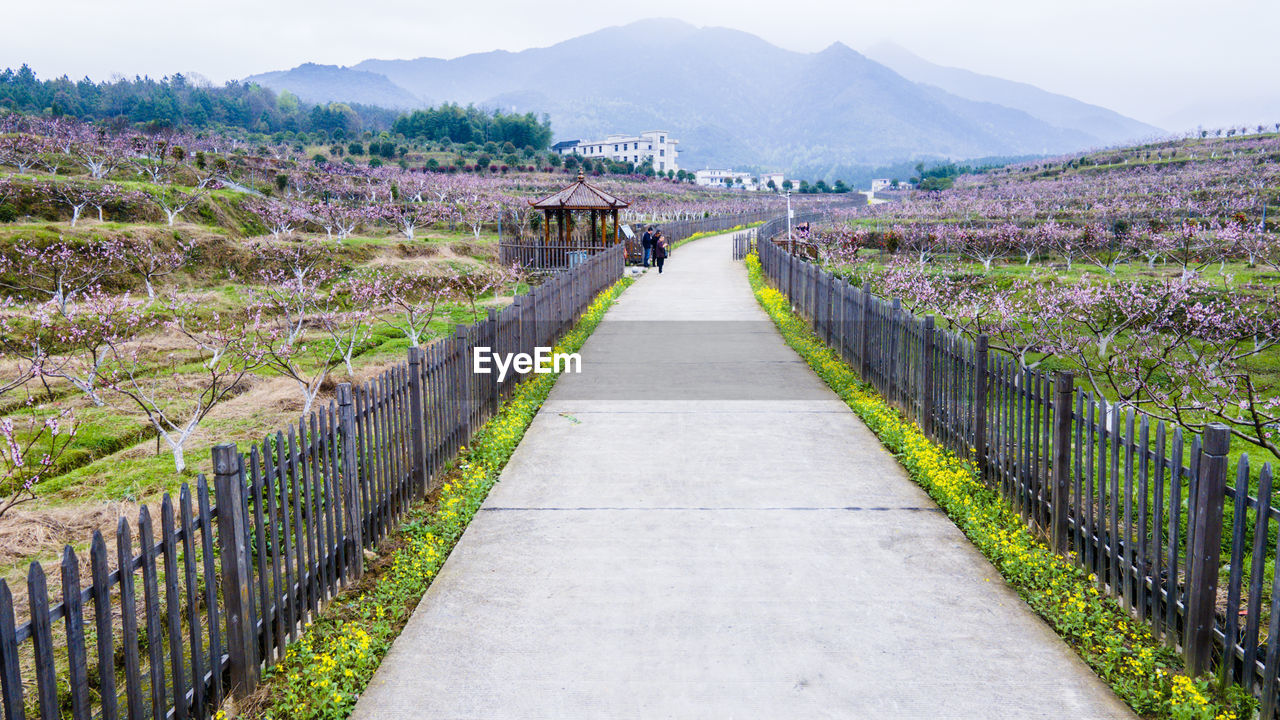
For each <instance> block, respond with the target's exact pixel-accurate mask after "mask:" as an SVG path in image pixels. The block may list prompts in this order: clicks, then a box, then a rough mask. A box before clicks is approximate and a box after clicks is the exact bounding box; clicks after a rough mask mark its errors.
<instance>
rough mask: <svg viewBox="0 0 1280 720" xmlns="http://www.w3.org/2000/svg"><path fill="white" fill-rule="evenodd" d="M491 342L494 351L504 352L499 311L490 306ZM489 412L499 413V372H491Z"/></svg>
mask: <svg viewBox="0 0 1280 720" xmlns="http://www.w3.org/2000/svg"><path fill="white" fill-rule="evenodd" d="M488 323H489V342H490V343H491V344H492V345H493V347H492V348H490V350H491V351H492V352H503V351H505V350H506V346H505V345H504V344H503V339H502V338H499V337H498V311H497V310H496V309H494V308H489V317H488ZM489 412H490V413H492V414H493V415H496V414H498V373H489Z"/></svg>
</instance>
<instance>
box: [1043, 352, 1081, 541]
mask: <svg viewBox="0 0 1280 720" xmlns="http://www.w3.org/2000/svg"><path fill="white" fill-rule="evenodd" d="M1074 384H1075V376H1074V375H1072V374H1071V373H1069V372H1066V371H1059V372H1058V376H1057V377H1056V378H1055V379H1054V382H1053V386H1054V389H1055V390H1056V394H1055V396H1054V400H1053V487H1052V488H1050V489H1049V492H1050V502H1052V503H1053V517H1052V518H1051V519H1050V522H1049V525H1050V534H1051V537H1052V542H1053V550H1054V552H1056V553H1058V554H1059V555H1066V554H1067V540H1068V538H1069V537H1070V534H1069V533H1068V532H1067V502H1068V501H1067V498H1068V497H1070V495H1071V420H1072V409H1071V397H1072V395H1073V394H1074V393H1075V387H1074Z"/></svg>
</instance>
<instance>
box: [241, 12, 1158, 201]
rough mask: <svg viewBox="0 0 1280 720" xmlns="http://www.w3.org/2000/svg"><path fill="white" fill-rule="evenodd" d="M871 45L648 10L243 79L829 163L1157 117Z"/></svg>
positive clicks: (947, 152)
mask: <svg viewBox="0 0 1280 720" xmlns="http://www.w3.org/2000/svg"><path fill="white" fill-rule="evenodd" d="M873 57H875V59H872V57H868V56H866V55H863V54H861V53H859V52H857V51H855V50H853V49H852V48H849V47H848V46H846V45H843V44H841V43H835V44H833V45H831V46H830V47H828V48H826V49H825V50H822V51H821V52H817V53H801V52H794V51H791V50H785V49H783V48H779V47H777V46H775V45H772V44H770V43H768V42H766V41H765V40H763V39H761V38H759V37H757V36H755V35H751V34H749V33H745V32H740V31H737V30H731V29H727V28H717V27H703V28H699V27H695V26H693V25H690V24H688V23H685V22H682V21H678V20H643V21H639V22H635V23H631V24H629V25H624V26H619V27H611V28H605V29H603V30H599V31H596V32H593V33H589V34H587V35H583V36H580V37H577V38H573V39H570V40H566V41H564V42H561V43H558V44H556V45H552V46H550V47H545V48H533V49H529V50H523V51H520V52H508V51H503V50H497V51H493V52H485V53H475V54H471V55H465V56H462V57H458V58H454V59H448V60H445V59H438V58H429V57H422V58H417V59H413V60H377V59H371V60H365V61H363V62H361V63H358V64H356V65H354V66H351V67H337V66H328V65H315V64H305V65H301V66H298V67H296V68H293V69H291V70H285V71H279V72H270V73H264V74H261V75H254V76H251V77H249V78H247V79H246V80H247V81H250V82H256V83H259V84H262V85H264V86H267V87H271V88H274V89H276V90H289V91H290V92H292V93H294V94H296V95H298V96H299V97H301V98H302V99H304V100H307V101H311V102H333V101H344V102H356V103H363V104H368V105H379V106H383V107H389V108H398V109H411V108H415V107H424V106H428V105H432V104H438V103H442V102H455V103H460V104H475V105H477V106H480V107H488V108H499V109H502V110H505V111H517V112H534V113H537V114H538V115H542V114H543V113H545V114H547V115H549V116H550V118H551V123H552V129H553V130H554V132H555V135H556V139H558V140H559V139H590V138H599V137H603V136H605V135H608V134H610V133H617V132H626V133H634V132H638V131H641V130H650V129H663V130H667V131H668V132H670V133H671V134H672V135H673V136H674V137H676V138H677V139H678V140H680V159H679V162H680V165H681V166H682V167H685V168H690V169H693V168H700V167H728V166H732V167H756V168H772V169H780V170H784V171H786V172H789V173H792V174H793V175H800V176H805V177H826V178H828V179H833V178H835V177H838V176H841V175H843V174H847V173H848V172H849V171H850V170H851V169H852V168H863V169H865V168H866V167H868V166H873V165H879V164H885V163H889V162H894V161H901V160H905V159H968V158H978V157H986V156H1018V155H1032V154H1049V153H1059V152H1069V151H1074V150H1080V149H1084V148H1089V147H1096V146H1102V145H1111V144H1116V143H1120V142H1123V141H1127V140H1133V139H1137V138H1141V137H1145V136H1150V135H1155V134H1158V133H1160V132H1161V131H1160V130H1159V129H1158V128H1155V127H1152V126H1150V125H1145V124H1143V123H1140V122H1138V121H1136V120H1132V119H1130V118H1127V117H1124V116H1122V115H1119V114H1118V113H1114V112H1112V111H1110V110H1107V109H1105V108H1101V107H1097V106H1094V105H1089V104H1086V103H1083V102H1080V101H1078V100H1073V99H1071V98H1069V97H1066V96H1062V95H1055V94H1052V93H1048V92H1045V91H1043V90H1040V89H1038V88H1035V87H1033V86H1031V85H1025V84H1021V83H1014V82H1010V81H1007V80H1001V79H999V78H994V77H990V76H984V75H978V74H976V73H971V72H968V71H966V70H960V69H956V68H946V67H941V66H938V65H933V64H931V63H929V62H927V61H925V60H923V59H921V58H918V57H916V56H914V55H911V54H910V53H909V52H907V51H905V50H903V49H901V48H897V47H895V46H887V45H885V46H879V47H877V48H876V49H875V51H874V52H873Z"/></svg>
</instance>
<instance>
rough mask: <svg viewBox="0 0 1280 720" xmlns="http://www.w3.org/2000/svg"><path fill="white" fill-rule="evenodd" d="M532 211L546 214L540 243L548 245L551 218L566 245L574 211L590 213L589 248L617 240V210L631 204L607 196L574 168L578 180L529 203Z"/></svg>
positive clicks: (570, 232) (606, 244)
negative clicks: (611, 224)
mask: <svg viewBox="0 0 1280 720" xmlns="http://www.w3.org/2000/svg"><path fill="white" fill-rule="evenodd" d="M529 204H530V205H532V206H533V208H534V209H535V210H541V211H542V212H543V213H545V214H546V222H544V223H543V225H542V239H543V243H544V244H547V245H550V244H551V221H552V219H553V218H554V219H555V220H556V227H557V228H558V230H557V237H558V239H559V242H561V243H564V244H568V243H569V242H570V239H571V236H572V234H573V227H574V219H573V214H574V213H575V212H582V211H584V210H585V211H587V212H588V213H590V215H591V240H590V244H591V247H592V248H601V247H606V246H608V245H613V244H615V243H617V242H618V232H619V231H618V211H619V210H621V209H623V208H625V207H628V206H629V205H631V203H629V202H627V201H626V200H622V199H619V198H616V197H614V196H613V195H610V194H609V193H607V192H605V191H603V190H601V189H600V188H598V187H596V186H594V185H592V184H591V183H589V182H587V181H586V179H585V178H584V177H583V175H582V171H578V180H577V181H576V182H574V183H573V184H572V185H570V186H569V187H567V188H565V189H563V190H561V191H560V192H557V193H555V194H554V195H549V196H547V197H545V198H542V199H541V200H534V201H531V202H530V203H529ZM610 218H612V219H613V240H612V241H610V240H609V220H610Z"/></svg>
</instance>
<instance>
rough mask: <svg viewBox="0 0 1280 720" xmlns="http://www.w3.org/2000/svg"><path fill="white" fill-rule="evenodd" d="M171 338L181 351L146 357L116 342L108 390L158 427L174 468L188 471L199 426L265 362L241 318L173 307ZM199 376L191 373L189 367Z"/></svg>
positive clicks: (168, 323)
mask: <svg viewBox="0 0 1280 720" xmlns="http://www.w3.org/2000/svg"><path fill="white" fill-rule="evenodd" d="M167 314H168V315H169V317H170V319H168V320H167V321H165V323H164V327H165V329H166V331H167V334H168V335H169V336H170V337H172V338H176V339H178V340H180V341H181V344H180V345H179V347H178V349H176V350H169V351H166V352H164V353H162V354H157V353H154V352H152V353H148V352H147V351H146V348H144V347H143V346H142V345H141V344H139V343H137V342H130V341H124V342H113V343H112V344H111V348H110V350H111V366H110V371H111V372H110V375H109V378H110V380H109V385H110V387H111V389H112V390H114V391H115V392H117V393H120V394H121V395H122V396H124V397H125V398H128V400H129V401H131V402H132V404H133V405H134V406H135V407H137V408H138V409H139V410H140V411H141V412H142V413H143V414H144V415H145V416H146V418H147V421H148V422H149V423H150V424H151V426H152V427H153V428H155V430H156V433H157V434H158V435H159V437H160V439H161V440H163V441H164V442H165V444H166V445H167V446H168V447H169V451H170V452H171V454H172V455H173V464H174V469H175V470H177V471H178V472H183V471H184V470H186V467H187V463H186V457H185V454H184V452H185V449H186V445H187V442H188V441H189V440H190V439H191V436H192V435H193V434H194V433H195V432H196V429H197V428H198V427H199V425H200V423H201V422H202V421H203V420H204V419H205V418H206V417H207V416H208V415H209V413H210V412H211V411H212V410H213V409H214V407H216V406H217V405H219V404H220V403H222V402H223V401H225V400H227V399H229V398H230V397H232V396H234V394H235V393H236V392H237V391H238V390H239V389H240V388H241V387H242V382H243V381H244V379H245V377H246V376H248V375H249V374H250V373H251V372H252V371H253V370H254V369H255V368H257V367H258V366H259V365H260V364H261V363H262V360H263V356H262V353H261V351H260V349H259V348H258V347H257V346H255V344H254V342H253V337H252V335H251V333H250V332H249V324H248V322H247V320H248V318H247V316H246V315H244V314H242V313H233V314H220V313H214V314H212V315H207V316H206V315H202V314H201V313H200V312H198V311H197V310H196V309H194V308H192V307H190V306H187V305H183V304H177V303H175V304H173V305H171V306H170V307H169V308H168V309H167ZM193 364H194V365H196V366H198V367H199V368H200V371H199V372H198V373H193V372H191V371H190V370H189V368H190V366H191V365H193Z"/></svg>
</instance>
